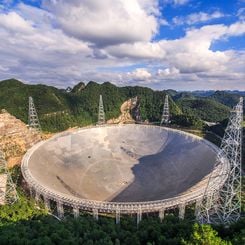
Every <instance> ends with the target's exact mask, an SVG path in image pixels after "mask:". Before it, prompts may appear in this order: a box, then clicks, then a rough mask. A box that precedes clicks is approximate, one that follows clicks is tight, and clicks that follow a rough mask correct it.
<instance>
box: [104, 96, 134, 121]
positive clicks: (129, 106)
mask: <svg viewBox="0 0 245 245" xmlns="http://www.w3.org/2000/svg"><path fill="white" fill-rule="evenodd" d="M137 99H138V98H137V97H135V98H131V99H129V100H126V101H125V102H124V103H123V104H122V105H121V108H120V110H121V115H120V116H119V117H118V118H113V119H110V120H108V121H107V123H108V124H118V123H134V122H135V120H134V119H133V117H132V115H131V112H132V110H133V109H134V108H135V107H136V105H137Z"/></svg>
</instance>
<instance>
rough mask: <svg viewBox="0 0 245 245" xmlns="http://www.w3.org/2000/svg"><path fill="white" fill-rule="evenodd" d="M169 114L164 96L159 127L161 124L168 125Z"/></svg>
mask: <svg viewBox="0 0 245 245" xmlns="http://www.w3.org/2000/svg"><path fill="white" fill-rule="evenodd" d="M169 118H170V114H169V103H168V95H166V97H165V100H164V105H163V112H162V119H161V125H162V124H169V123H170V120H169Z"/></svg>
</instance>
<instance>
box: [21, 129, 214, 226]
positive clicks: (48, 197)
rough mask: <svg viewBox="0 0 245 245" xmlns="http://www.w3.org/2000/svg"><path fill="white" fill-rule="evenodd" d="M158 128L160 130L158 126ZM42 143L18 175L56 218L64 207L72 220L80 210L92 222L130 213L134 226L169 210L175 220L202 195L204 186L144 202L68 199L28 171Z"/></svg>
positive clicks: (162, 216)
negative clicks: (102, 216) (53, 205)
mask: <svg viewBox="0 0 245 245" xmlns="http://www.w3.org/2000/svg"><path fill="white" fill-rule="evenodd" d="M104 126H105V127H109V126H108V125H101V126H100V127H104ZM142 127H159V126H152V125H142ZM88 128H93V127H91V126H90V127H84V128H83V129H88ZM159 129H160V127H159ZM166 130H171V131H178V132H181V131H179V130H175V129H169V128H166ZM181 133H182V134H184V135H190V134H189V133H186V132H181ZM191 136H192V137H196V138H199V137H198V136H194V135H191ZM204 141H205V144H207V145H209V147H211V148H212V149H213V150H214V151H215V152H218V147H216V146H215V145H213V144H212V143H210V142H208V141H206V140H204ZM44 142H45V141H43V142H39V143H38V144H36V145H35V146H34V147H33V148H31V149H30V150H29V151H28V152H27V153H26V154H25V156H24V158H23V160H22V165H21V171H22V174H23V176H24V178H25V180H26V182H27V183H28V185H29V188H30V192H31V193H32V196H33V195H34V196H35V199H36V200H40V197H42V199H43V201H44V204H45V206H46V207H47V208H48V209H50V201H54V202H55V203H56V206H57V214H58V217H59V218H63V217H64V208H62V207H61V206H65V207H71V208H72V209H73V214H74V217H78V216H79V213H80V211H87V212H90V213H91V214H92V215H93V217H94V218H95V219H98V218H99V214H102V213H104V214H112V215H114V216H115V220H116V223H120V217H121V215H124V214H134V215H135V216H136V218H137V224H138V223H139V222H140V221H141V219H142V215H143V214H144V213H158V214H159V218H160V220H162V219H163V218H164V214H165V211H167V210H170V209H175V208H177V209H178V210H179V218H180V219H183V218H184V216H185V209H186V206H188V205H190V204H193V203H196V205H197V204H198V203H199V202H200V200H201V198H202V196H203V193H204V191H205V186H204V187H203V188H201V189H197V190H193V191H192V192H190V193H188V194H182V195H180V196H176V197H173V198H168V199H163V200H157V201H145V202H106V201H95V200H88V199H80V198H77V197H72V196H70V195H66V194H61V193H59V192H56V191H54V190H50V189H49V188H46V187H44V186H43V185H41V184H39V183H38V182H37V181H35V178H33V176H32V174H31V172H30V170H29V168H28V162H29V158H30V157H31V155H32V152H33V151H35V149H37V148H38V147H39V146H40V145H41V144H43V143H44Z"/></svg>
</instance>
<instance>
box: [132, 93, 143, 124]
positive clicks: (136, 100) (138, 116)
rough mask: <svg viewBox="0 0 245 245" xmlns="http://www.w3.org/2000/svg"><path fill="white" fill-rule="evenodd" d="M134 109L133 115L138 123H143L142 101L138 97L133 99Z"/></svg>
mask: <svg viewBox="0 0 245 245" xmlns="http://www.w3.org/2000/svg"><path fill="white" fill-rule="evenodd" d="M131 101H132V105H133V106H134V107H133V114H134V118H135V121H136V122H141V113H140V99H139V97H138V96H136V97H134V98H132V99H131Z"/></svg>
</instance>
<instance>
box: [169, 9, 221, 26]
mask: <svg viewBox="0 0 245 245" xmlns="http://www.w3.org/2000/svg"><path fill="white" fill-rule="evenodd" d="M222 17H224V14H223V13H221V12H220V11H214V12H213V13H210V14H209V13H205V12H199V13H193V14H190V15H187V16H185V17H183V16H177V17H174V18H173V23H174V24H175V25H184V24H188V25H193V24H196V23H202V22H207V21H211V20H214V19H219V18H222Z"/></svg>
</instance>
